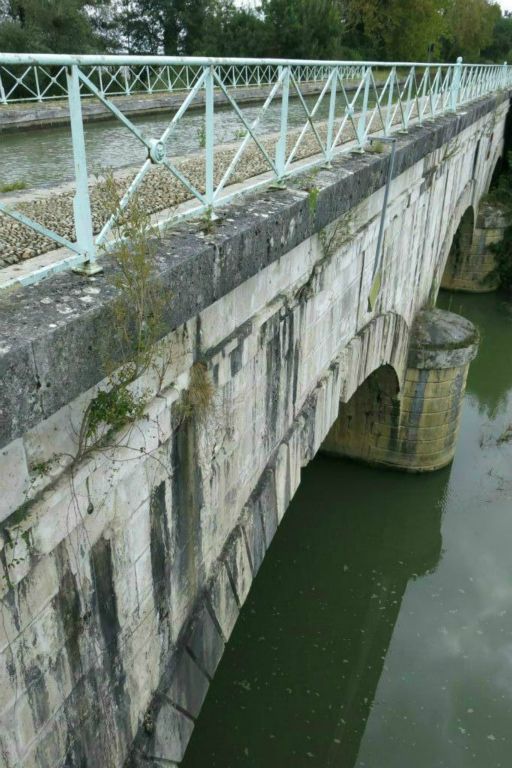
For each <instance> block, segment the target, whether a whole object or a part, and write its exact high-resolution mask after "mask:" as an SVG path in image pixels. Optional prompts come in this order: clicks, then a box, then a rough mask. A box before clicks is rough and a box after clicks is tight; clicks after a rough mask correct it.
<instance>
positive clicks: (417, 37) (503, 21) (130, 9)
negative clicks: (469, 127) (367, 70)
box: [0, 0, 512, 62]
mask: <svg viewBox="0 0 512 768" xmlns="http://www.w3.org/2000/svg"><path fill="white" fill-rule="evenodd" d="M0 50H1V51H14V52H16V51H17V52H22V51H30V52H53V53H92V52H114V53H132V54H133V53H144V54H158V53H165V54H168V55H175V54H179V55H207V56H246V57H284V58H300V59H302V58H312V59H382V60H389V61H392V60H418V61H426V60H429V61H453V60H454V59H455V58H456V57H457V56H463V57H464V58H465V59H466V60H468V61H474V62H477V61H482V62H492V61H497V62H503V61H505V60H508V61H511V60H512V17H510V16H508V15H505V16H502V14H501V10H500V6H499V5H498V4H497V3H496V2H492V0H253V2H251V3H249V2H246V3H240V2H237V0H90V1H89V2H84V0H0Z"/></svg>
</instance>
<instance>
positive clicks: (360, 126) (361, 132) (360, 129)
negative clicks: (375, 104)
mask: <svg viewBox="0 0 512 768" xmlns="http://www.w3.org/2000/svg"><path fill="white" fill-rule="evenodd" d="M371 71H372V70H371V67H367V68H366V72H365V74H364V78H365V83H364V95H363V107H362V109H361V112H360V114H359V121H358V123H357V143H358V144H359V150H360V151H361V152H364V145H365V141H366V115H367V112H368V97H369V94H370V79H371Z"/></svg>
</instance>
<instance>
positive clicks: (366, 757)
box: [183, 294, 512, 768]
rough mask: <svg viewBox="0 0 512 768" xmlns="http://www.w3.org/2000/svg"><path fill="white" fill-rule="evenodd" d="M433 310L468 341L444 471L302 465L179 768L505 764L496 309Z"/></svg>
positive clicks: (508, 715) (510, 616)
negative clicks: (445, 313)
mask: <svg viewBox="0 0 512 768" xmlns="http://www.w3.org/2000/svg"><path fill="white" fill-rule="evenodd" d="M439 305H440V306H442V307H444V308H446V309H451V310H452V311H455V312H459V313H460V314H462V315H464V316H465V317H468V318H469V319H471V320H472V321H473V322H475V323H476V324H477V325H478V327H479V328H480V332H481V335H482V341H481V348H480V353H479V356H478V358H477V359H476V360H475V361H474V362H473V363H472V366H471V370H470V375H469V381H468V387H467V393H466V398H465V403H464V408H463V415H462V425H461V431H460V436H459V442H458V448H457V454H456V457H455V460H454V462H453V464H452V466H451V467H448V468H446V469H444V470H441V471H440V472H437V473H434V474H428V475H407V474H401V473H397V472H391V471H379V470H376V469H370V468H367V467H365V466H363V465H359V464H356V463H353V462H349V461H340V460H332V459H328V458H324V457H318V458H317V459H315V461H313V462H312V463H311V464H310V465H309V466H308V467H307V468H306V469H305V470H303V479H302V483H301V486H300V488H299V490H298V492H297V494H296V496H295V499H294V500H293V502H292V504H291V506H290V508H289V509H288V511H287V513H286V515H285V518H284V520H283V522H282V524H281V527H280V529H279V531H278V533H277V535H276V537H275V539H274V542H273V543H272V547H271V549H270V551H269V553H268V555H267V557H266V559H265V561H264V563H263V565H262V568H261V570H260V572H259V574H258V577H257V579H256V580H255V583H254V585H253V588H252V591H251V593H250V595H249V598H248V600H247V602H246V604H245V606H244V608H243V610H242V612H241V614H240V618H239V620H238V623H237V625H236V627H235V630H234V632H233V635H232V638H231V641H230V643H229V644H228V646H227V648H226V652H225V654H224V657H223V659H222V661H221V663H220V666H219V669H218V671H217V674H216V676H215V679H214V681H213V683H212V685H211V687H210V691H209V693H208V696H207V699H206V702H205V704H204V706H203V710H202V712H201V715H200V717H199V720H198V723H197V725H196V728H195V731H194V733H193V736H192V739H191V742H190V745H189V748H188V751H187V754H186V757H185V761H184V763H183V767H184V768H244V767H246V766H247V767H248V768H249V767H250V768H285V767H287V766H290V768H301V767H302V766H304V767H305V768H306V767H308V768H313V767H319V768H320V767H321V768H355V767H356V766H357V768H445V767H446V768H467V767H469V766H472V767H475V768H510V766H511V765H512V436H511V439H510V442H508V441H507V434H506V431H507V428H508V427H509V425H511V424H512V353H511V342H512V303H511V302H507V301H506V300H505V299H504V298H503V297H500V296H499V295H496V294H488V295H482V296H478V295H476V296H468V295H466V296H465V295H460V294H444V295H442V296H441V298H440V302H439Z"/></svg>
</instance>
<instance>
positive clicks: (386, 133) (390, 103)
mask: <svg viewBox="0 0 512 768" xmlns="http://www.w3.org/2000/svg"><path fill="white" fill-rule="evenodd" d="M395 80H396V67H391V72H390V74H389V93H388V107H387V110H386V122H385V125H384V136H389V132H390V130H391V121H392V119H393V86H394V84H395ZM398 89H399V90H398V92H399V94H400V86H398Z"/></svg>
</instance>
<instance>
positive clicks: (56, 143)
mask: <svg viewBox="0 0 512 768" xmlns="http://www.w3.org/2000/svg"><path fill="white" fill-rule="evenodd" d="M306 103H307V105H308V108H309V109H312V108H313V107H314V105H315V103H316V99H315V98H314V97H307V99H306ZM328 105H329V99H328V96H326V97H324V99H323V100H322V103H321V108H320V109H319V111H318V119H325V117H326V116H327V110H328ZM260 110H261V104H253V105H241V111H242V113H243V115H244V117H245V119H246V120H247V121H248V122H249V124H251V123H252V122H253V121H254V120H255V119H256V117H257V116H258V114H259V112H260ZM171 117H172V114H171V115H169V114H167V115H166V114H164V113H160V114H156V115H138V116H129V119H130V120H131V122H133V124H134V125H135V126H137V128H138V129H139V130H140V131H142V132H143V133H144V134H145V135H146V136H147V137H148V138H154V139H158V138H160V136H161V135H162V134H163V132H164V130H165V129H166V128H167V126H168V125H169V122H170V119H171ZM280 120H281V107H280V102H279V99H274V102H273V104H272V105H271V106H270V107H269V109H268V112H267V114H266V116H265V118H264V119H263V120H262V122H261V124H260V126H259V129H258V130H257V131H256V133H257V134H260V135H263V134H264V133H274V132H276V131H278V130H279V125H280ZM305 122H306V113H305V111H304V108H303V107H302V105H301V104H300V102H299V101H298V100H297V99H294V100H292V101H291V102H290V113H289V125H290V127H291V128H293V127H297V126H301V125H303V124H304V123H305ZM244 135H245V129H244V126H243V124H242V122H241V121H240V119H239V118H238V117H237V115H236V113H235V111H234V110H233V109H228V108H226V107H221V108H217V109H216V110H215V143H216V144H217V145H218V144H225V143H229V142H234V141H237V140H238V141H240V138H242V137H243V136H244ZM85 146H86V153H87V164H88V170H89V172H90V173H95V172H98V173H99V172H101V170H102V169H105V168H119V167H122V166H124V165H127V164H128V165H131V164H136V163H139V162H140V163H141V164H142V163H143V162H144V160H145V158H146V156H147V151H146V150H145V149H144V147H143V145H142V144H141V143H140V141H139V140H138V139H137V138H135V136H133V134H132V133H130V131H129V130H128V129H127V128H126V127H124V126H123V125H122V124H121V123H120V122H119V121H118V120H105V121H99V122H91V123H86V124H85ZM202 147H204V109H203V110H200V109H198V110H190V111H188V112H186V113H185V115H184V116H183V118H182V120H181V121H180V122H179V123H178V124H177V126H176V128H175V130H174V132H173V134H172V139H171V140H170V141H169V142H168V152H169V154H171V155H172V156H183V155H186V154H189V153H192V152H199V151H200V150H201V148H202ZM14 157H15V158H16V162H15V163H14V162H12V158H14ZM73 169H74V166H73V153H72V147H71V136H70V131H69V127H68V126H63V127H58V128H42V129H40V130H33V131H16V132H13V133H5V134H3V133H0V183H9V182H14V181H24V182H25V183H26V184H27V186H29V187H33V186H39V185H43V184H47V183H56V182H62V181H63V180H65V179H71V178H73Z"/></svg>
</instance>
